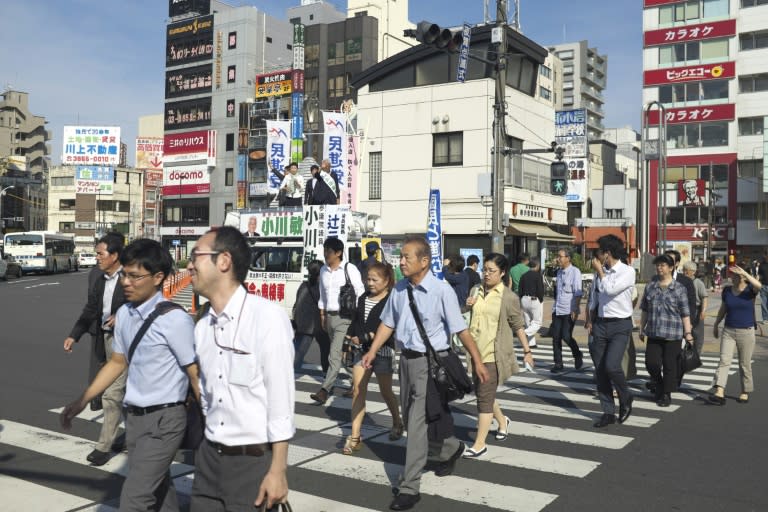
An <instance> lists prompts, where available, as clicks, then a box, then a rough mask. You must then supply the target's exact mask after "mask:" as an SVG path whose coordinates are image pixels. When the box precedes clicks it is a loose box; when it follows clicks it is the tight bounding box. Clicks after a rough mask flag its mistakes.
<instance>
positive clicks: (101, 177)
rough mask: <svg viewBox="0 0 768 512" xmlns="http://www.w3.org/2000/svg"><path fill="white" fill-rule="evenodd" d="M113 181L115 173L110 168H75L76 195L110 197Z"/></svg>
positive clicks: (80, 166) (79, 166)
mask: <svg viewBox="0 0 768 512" xmlns="http://www.w3.org/2000/svg"><path fill="white" fill-rule="evenodd" d="M114 181H115V171H114V169H113V168H112V167H90V166H88V167H86V166H82V165H78V166H77V167H76V168H75V193H76V194H103V195H112V192H113V190H114Z"/></svg>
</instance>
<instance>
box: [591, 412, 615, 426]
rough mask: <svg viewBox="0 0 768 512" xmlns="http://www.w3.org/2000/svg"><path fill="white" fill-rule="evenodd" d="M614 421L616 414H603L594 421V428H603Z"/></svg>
mask: <svg viewBox="0 0 768 512" xmlns="http://www.w3.org/2000/svg"><path fill="white" fill-rule="evenodd" d="M614 423H616V416H615V415H613V414H603V415H602V416H600V419H599V420H597V421H596V422H595V428H603V427H607V426H608V425H613V424H614Z"/></svg>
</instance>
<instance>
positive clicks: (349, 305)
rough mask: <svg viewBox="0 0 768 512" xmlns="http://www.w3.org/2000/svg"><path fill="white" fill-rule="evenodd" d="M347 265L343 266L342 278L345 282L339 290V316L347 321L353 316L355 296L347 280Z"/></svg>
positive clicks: (355, 303)
mask: <svg viewBox="0 0 768 512" xmlns="http://www.w3.org/2000/svg"><path fill="white" fill-rule="evenodd" d="M347 265H349V263H345V264H344V278H345V279H346V281H347V282H346V283H345V284H344V285H343V286H342V287H341V288H340V289H339V316H340V317H341V318H345V319H347V320H349V319H352V317H354V316H355V310H356V309H357V295H355V287H354V286H352V282H351V281H350V280H349V273H348V272H347Z"/></svg>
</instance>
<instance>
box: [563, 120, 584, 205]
mask: <svg viewBox="0 0 768 512" xmlns="http://www.w3.org/2000/svg"><path fill="white" fill-rule="evenodd" d="M555 141H556V142H557V145H558V146H561V147H562V148H564V150H565V152H564V153H563V155H564V158H563V162H565V163H566V164H567V165H568V171H569V173H570V174H569V176H568V190H567V192H566V194H565V200H566V201H567V202H573V203H581V202H584V201H586V198H587V174H588V173H587V170H588V165H589V160H588V159H587V153H588V149H589V147H588V144H589V140H588V138H587V113H586V110H585V109H583V108H579V109H574V110H559V111H557V112H555Z"/></svg>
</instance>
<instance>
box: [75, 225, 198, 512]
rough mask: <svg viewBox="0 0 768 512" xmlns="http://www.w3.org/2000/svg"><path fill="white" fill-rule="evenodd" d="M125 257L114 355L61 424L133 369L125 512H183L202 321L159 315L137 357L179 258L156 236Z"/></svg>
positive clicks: (136, 245) (128, 386)
mask: <svg viewBox="0 0 768 512" xmlns="http://www.w3.org/2000/svg"><path fill="white" fill-rule="evenodd" d="M120 263H122V265H123V269H122V270H121V280H122V284H123V290H124V292H125V297H126V299H127V300H128V301H129V302H128V303H127V304H125V305H123V306H122V307H121V308H120V309H119V310H118V311H117V314H116V320H115V331H114V332H115V337H114V345H113V353H112V357H111V359H110V360H109V361H107V363H106V364H105V365H104V366H103V367H102V369H101V370H100V371H99V373H98V374H97V375H96V377H95V378H94V380H93V382H92V383H91V385H90V386H88V388H87V389H86V390H85V392H84V393H83V394H82V395H81V396H80V398H79V399H77V400H75V401H74V402H72V403H70V404H69V405H67V406H66V407H65V408H64V410H63V411H62V413H61V418H60V420H61V425H62V427H64V429H66V430H68V429H69V428H70V427H71V423H72V419H73V418H74V417H75V416H77V415H78V414H79V413H80V412H81V411H82V410H83V409H84V408H85V406H86V405H87V404H88V402H89V401H90V400H91V399H92V398H93V397H95V396H97V395H98V394H100V393H102V392H103V391H104V390H105V389H106V388H107V387H108V386H109V385H110V384H111V383H112V382H114V381H115V380H116V379H117V378H118V377H119V376H120V374H121V373H122V372H123V371H124V370H125V369H128V378H127V382H126V391H125V399H124V406H125V411H126V413H127V414H126V437H127V444H128V475H127V477H126V479H125V482H124V483H123V490H122V492H121V494H120V511H121V512H128V511H130V512H134V511H135V512H139V511H146V510H160V511H163V512H178V510H179V503H178V498H177V496H176V489H175V488H174V487H173V482H172V481H171V474H170V471H169V468H170V465H171V462H172V461H173V458H174V456H175V455H176V451H177V450H178V448H179V446H180V445H181V441H182V439H183V437H184V431H185V429H186V425H187V416H186V410H185V408H184V400H185V399H186V396H187V390H188V388H189V384H190V382H191V383H192V386H193V389H194V390H195V395H196V396H198V397H199V390H198V372H197V364H196V363H195V348H194V323H193V322H192V318H191V317H190V316H189V315H188V314H187V313H185V312H184V311H182V310H180V309H178V310H172V311H170V312H168V313H166V314H164V315H161V316H158V317H157V319H156V320H155V321H154V323H153V324H152V325H151V327H150V328H149V329H148V330H147V332H146V333H145V334H144V336H143V337H142V339H141V341H140V342H139V343H138V345H137V348H136V351H135V352H134V353H133V356H132V358H131V360H130V364H129V361H128V359H127V354H128V351H129V349H130V346H131V343H132V342H133V338H134V337H135V336H136V334H137V333H138V331H139V329H140V328H141V326H142V324H143V323H144V321H145V320H146V318H147V317H148V316H149V315H150V314H151V313H152V312H153V311H154V309H155V306H156V305H157V304H158V303H159V302H162V301H164V300H165V299H164V298H163V295H162V286H163V281H165V279H166V277H168V276H169V275H170V274H171V273H172V271H173V260H172V259H171V256H170V254H169V253H168V251H166V250H164V249H163V248H162V247H161V246H160V244H159V243H157V242H156V241H154V240H148V239H139V240H136V241H134V242H133V243H131V244H130V245H128V247H126V248H125V250H124V251H123V253H122V255H121V256H120Z"/></svg>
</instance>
